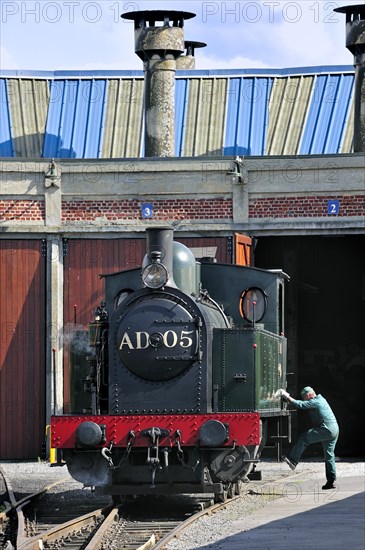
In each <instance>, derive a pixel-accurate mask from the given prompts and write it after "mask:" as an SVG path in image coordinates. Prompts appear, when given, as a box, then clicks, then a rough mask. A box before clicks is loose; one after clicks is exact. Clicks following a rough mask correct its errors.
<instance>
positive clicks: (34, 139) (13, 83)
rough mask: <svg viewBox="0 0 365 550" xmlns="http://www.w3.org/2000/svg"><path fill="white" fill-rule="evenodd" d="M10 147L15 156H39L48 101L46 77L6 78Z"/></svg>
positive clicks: (40, 154)
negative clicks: (39, 78)
mask: <svg viewBox="0 0 365 550" xmlns="http://www.w3.org/2000/svg"><path fill="white" fill-rule="evenodd" d="M8 97H9V105H10V113H11V126H12V138H13V148H14V153H15V156H17V157H28V158H30V157H38V158H39V157H41V156H42V148H43V141H44V133H45V127H46V120H47V110H48V102H49V88H48V81H47V80H34V79H29V80H22V79H9V80H8Z"/></svg>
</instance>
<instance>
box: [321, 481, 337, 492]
mask: <svg viewBox="0 0 365 550" xmlns="http://www.w3.org/2000/svg"><path fill="white" fill-rule="evenodd" d="M327 489H336V485H335V484H334V483H333V482H330V481H327V483H326V485H323V487H322V490H323V491H327Z"/></svg>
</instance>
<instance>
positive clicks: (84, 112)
mask: <svg viewBox="0 0 365 550" xmlns="http://www.w3.org/2000/svg"><path fill="white" fill-rule="evenodd" d="M353 81H354V71H353V68H352V67H347V66H346V67H343V66H341V67H308V68H303V69H300V68H297V69H282V70H274V69H269V70H258V69H257V70H234V71H228V70H217V71H196V70H193V71H178V72H177V79H176V93H175V105H176V120H175V150H176V156H203V155H206V156H215V155H219V156H220V155H236V154H237V155H295V154H322V153H341V152H342V153H346V152H350V151H351V150H352V140H353V114H352V109H353ZM0 91H1V94H2V98H4V101H2V102H1V115H2V121H3V122H2V125H1V143H0V154H1V156H3V157H5V156H22V157H36V156H40V155H41V156H43V157H46V158H53V157H54V158H133V157H139V156H141V155H143V143H142V141H143V72H142V71H112V72H111V73H110V72H109V73H106V72H104V71H94V72H92V71H87V72H86V71H85V72H76V71H70V72H55V73H38V78H37V73H12V74H10V73H6V74H5V73H3V78H2V79H1V90H0Z"/></svg>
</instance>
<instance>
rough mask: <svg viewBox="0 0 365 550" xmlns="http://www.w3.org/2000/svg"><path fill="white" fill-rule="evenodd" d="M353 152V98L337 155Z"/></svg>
mask: <svg viewBox="0 0 365 550" xmlns="http://www.w3.org/2000/svg"><path fill="white" fill-rule="evenodd" d="M353 151H354V97H352V100H351V104H350V107H349V110H348V112H347V116H346V123H345V131H344V136H343V142H342V144H341V149H340V151H339V153H353Z"/></svg>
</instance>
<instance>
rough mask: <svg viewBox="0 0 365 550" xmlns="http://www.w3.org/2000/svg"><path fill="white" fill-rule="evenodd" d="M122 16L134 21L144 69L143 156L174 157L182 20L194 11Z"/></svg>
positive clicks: (188, 17) (138, 12)
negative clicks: (176, 76) (176, 80)
mask: <svg viewBox="0 0 365 550" xmlns="http://www.w3.org/2000/svg"><path fill="white" fill-rule="evenodd" d="M122 17H123V18H124V19H131V20H133V21H134V38H135V52H136V54H137V55H138V56H139V57H140V58H141V59H142V61H143V68H144V71H145V89H144V103H145V156H146V157H173V156H174V155H175V123H174V119H175V72H176V60H177V59H178V57H180V55H181V54H182V53H183V52H184V21H185V19H191V18H192V17H195V14H194V13H190V12H184V11H169V10H167V11H162V10H153V11H135V12H128V13H124V14H123V15H122ZM156 23H160V24H159V25H156Z"/></svg>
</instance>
